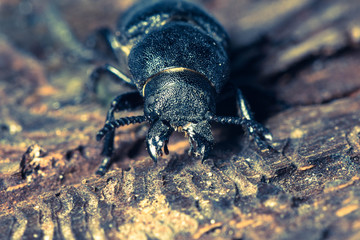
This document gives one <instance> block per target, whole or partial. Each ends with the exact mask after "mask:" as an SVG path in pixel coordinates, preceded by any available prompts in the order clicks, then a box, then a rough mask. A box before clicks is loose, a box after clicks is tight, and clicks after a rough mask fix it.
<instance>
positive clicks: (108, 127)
mask: <svg viewBox="0 0 360 240" xmlns="http://www.w3.org/2000/svg"><path fill="white" fill-rule="evenodd" d="M145 120H146V117H145V116H134V117H123V118H119V119H116V120H114V121H111V122H107V123H105V125H104V127H103V128H102V129H100V131H98V133H97V134H96V140H97V141H100V140H101V139H102V138H103V137H104V136H105V135H106V134H107V133H108V132H111V131H114V130H115V129H116V128H118V127H121V126H125V125H130V124H135V123H142V122H144V121H145Z"/></svg>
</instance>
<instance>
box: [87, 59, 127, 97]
mask: <svg viewBox="0 0 360 240" xmlns="http://www.w3.org/2000/svg"><path fill="white" fill-rule="evenodd" d="M104 73H107V74H110V75H111V77H112V79H113V80H114V81H116V82H125V83H127V84H130V85H131V86H133V85H134V84H133V83H132V81H131V79H130V78H129V77H127V76H126V75H125V74H124V73H122V72H121V71H120V70H119V69H117V68H116V67H114V66H112V65H110V64H108V63H106V64H104V65H103V66H99V67H97V68H95V69H94V70H93V71H92V73H91V75H90V78H89V81H88V82H87V83H86V86H85V92H84V97H83V98H85V97H86V96H87V94H89V93H96V92H97V86H98V83H99V80H100V78H101V75H102V74H104Z"/></svg>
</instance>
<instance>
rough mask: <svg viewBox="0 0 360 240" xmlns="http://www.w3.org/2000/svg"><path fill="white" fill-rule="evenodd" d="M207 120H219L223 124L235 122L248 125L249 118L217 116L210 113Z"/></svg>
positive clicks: (234, 123) (235, 123)
mask: <svg viewBox="0 0 360 240" xmlns="http://www.w3.org/2000/svg"><path fill="white" fill-rule="evenodd" d="M206 118H207V120H209V121H211V122H217V123H221V124H233V125H247V123H248V122H250V121H249V120H247V119H245V118H240V117H225V116H216V115H212V114H208V115H207V116H206Z"/></svg>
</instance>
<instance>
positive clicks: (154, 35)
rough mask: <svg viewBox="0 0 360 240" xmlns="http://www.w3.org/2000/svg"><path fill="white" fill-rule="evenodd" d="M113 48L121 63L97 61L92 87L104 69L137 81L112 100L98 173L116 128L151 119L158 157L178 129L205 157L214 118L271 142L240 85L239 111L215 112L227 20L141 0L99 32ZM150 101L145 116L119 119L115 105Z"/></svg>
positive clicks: (223, 76)
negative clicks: (231, 114)
mask: <svg viewBox="0 0 360 240" xmlns="http://www.w3.org/2000/svg"><path fill="white" fill-rule="evenodd" d="M99 33H100V34H101V36H102V37H104V38H105V40H106V42H107V44H108V46H109V47H110V48H111V49H112V51H113V53H114V55H115V56H116V59H117V61H118V63H119V65H120V69H118V68H115V67H114V66H111V65H109V64H106V65H104V66H101V67H98V68H96V69H95V70H94V71H93V73H92V74H91V77H90V79H91V80H90V81H89V87H90V89H92V91H94V92H95V91H96V85H97V82H98V80H99V78H100V75H101V74H102V73H110V74H111V75H112V76H113V77H114V79H116V80H121V81H122V82H126V83H128V84H130V85H132V86H134V87H136V88H137V91H134V92H129V93H125V94H121V95H119V96H117V97H116V98H115V99H114V100H113V101H112V103H111V106H110V109H109V111H108V113H107V116H106V122H105V125H104V127H103V128H102V129H101V130H100V131H99V132H98V133H97V136H96V139H97V140H98V141H99V140H101V139H102V138H103V137H105V141H104V146H103V151H102V155H103V156H105V158H104V160H103V162H102V164H101V166H100V167H99V169H98V171H97V174H100V175H103V174H104V173H105V172H106V170H107V168H108V167H109V165H110V157H111V155H112V153H113V145H114V133H115V128H117V127H120V126H124V125H128V124H134V123H141V122H144V121H148V122H149V123H150V129H149V132H148V136H147V139H146V143H147V150H148V152H149V155H150V156H151V158H152V159H153V160H154V162H155V163H156V161H157V158H158V156H160V155H162V148H164V152H165V153H166V154H167V153H168V150H167V142H168V139H169V137H170V135H171V134H172V132H173V131H182V132H185V133H186V135H188V136H189V140H190V150H189V153H194V154H195V155H196V156H199V157H200V158H201V159H202V160H204V159H205V158H206V157H207V156H208V153H209V151H210V150H211V148H212V145H213V141H214V139H213V136H212V133H211V128H210V122H219V123H222V124H235V125H242V126H243V127H244V129H245V130H246V131H247V132H248V133H249V134H250V135H252V136H253V138H254V140H255V142H256V143H257V145H258V146H259V147H261V148H264V147H267V148H270V146H269V145H268V144H267V142H266V141H271V139H272V137H271V134H270V132H269V131H268V129H266V128H265V127H263V126H262V125H261V124H259V123H257V122H256V121H254V119H253V116H252V114H251V111H250V109H249V107H248V105H247V103H246V100H245V99H244V97H243V95H242V93H241V91H240V90H237V104H238V107H239V114H240V117H224V116H216V115H215V105H216V98H217V96H218V95H219V93H220V91H221V89H222V87H223V86H224V84H225V83H226V82H227V81H228V72H229V59H228V54H227V51H228V47H229V38H228V35H227V33H226V32H225V30H224V29H223V27H222V26H221V25H220V24H219V23H218V22H217V21H216V20H215V19H214V18H213V17H211V16H210V15H209V14H208V13H206V12H205V11H204V10H202V9H201V8H200V7H198V6H197V5H195V4H193V3H191V2H187V1H183V0H160V1H141V2H140V3H138V4H136V5H134V6H133V7H132V8H130V9H129V10H128V11H127V12H126V13H124V14H123V16H122V17H121V18H120V19H119V22H118V25H117V29H116V32H115V33H114V34H113V33H112V32H111V31H110V30H108V29H102V30H100V31H99ZM141 105H144V115H143V116H135V117H124V118H120V119H116V120H115V118H114V112H118V111H124V110H127V109H134V108H136V107H138V106H141Z"/></svg>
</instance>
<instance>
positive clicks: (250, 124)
mask: <svg viewBox="0 0 360 240" xmlns="http://www.w3.org/2000/svg"><path fill="white" fill-rule="evenodd" d="M236 93H237V94H236V100H237V105H238V110H239V115H240V117H242V118H244V119H246V120H248V121H246V122H245V124H243V127H244V128H245V130H246V131H247V132H248V133H249V134H250V135H252V136H253V137H254V141H255V142H256V144H257V145H258V146H259V147H260V148H265V147H266V146H267V145H268V144H267V143H266V141H271V140H272V135H271V133H270V131H269V130H268V129H267V128H266V127H264V126H263V125H262V124H260V123H258V122H256V121H255V120H254V116H253V114H252V113H251V110H250V107H249V104H248V103H247V101H246V99H245V98H244V96H243V94H242V92H241V90H240V89H237V92H236Z"/></svg>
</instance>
